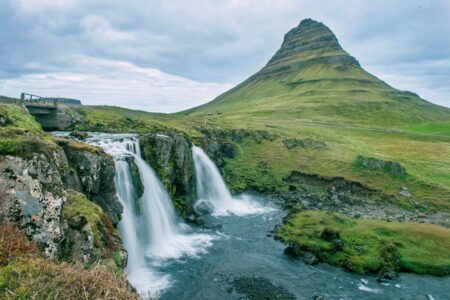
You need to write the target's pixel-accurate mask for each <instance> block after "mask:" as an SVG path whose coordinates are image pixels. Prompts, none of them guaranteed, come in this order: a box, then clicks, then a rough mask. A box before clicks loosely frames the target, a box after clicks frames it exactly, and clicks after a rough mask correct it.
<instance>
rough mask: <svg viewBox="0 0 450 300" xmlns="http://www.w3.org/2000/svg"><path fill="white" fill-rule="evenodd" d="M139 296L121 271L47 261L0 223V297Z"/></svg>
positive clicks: (24, 239) (92, 297)
mask: <svg viewBox="0 0 450 300" xmlns="http://www.w3.org/2000/svg"><path fill="white" fill-rule="evenodd" d="M61 297H62V298H64V299H136V300H137V299H138V298H139V297H138V295H137V294H136V293H134V292H132V291H131V289H130V288H129V286H128V283H127V281H126V279H125V277H123V276H122V275H120V276H117V275H115V274H114V273H112V272H110V271H108V270H105V269H104V268H102V267H100V266H95V267H93V268H91V269H85V268H84V267H83V266H81V265H70V264H67V263H61V264H60V263H56V262H50V261H47V260H46V259H44V258H43V257H42V256H41V255H40V253H39V251H38V247H37V245H36V244H34V243H33V242H30V241H28V240H27V239H26V237H25V236H24V234H23V233H22V232H21V231H19V230H18V229H17V228H15V227H13V226H12V225H9V224H1V226H0V298H2V299H59V298H61Z"/></svg>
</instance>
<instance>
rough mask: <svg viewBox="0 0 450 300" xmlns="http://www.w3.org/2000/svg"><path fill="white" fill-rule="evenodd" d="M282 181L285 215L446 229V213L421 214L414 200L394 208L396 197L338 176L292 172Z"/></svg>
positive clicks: (449, 222) (280, 196) (449, 216)
mask: <svg viewBox="0 0 450 300" xmlns="http://www.w3.org/2000/svg"><path fill="white" fill-rule="evenodd" d="M283 180H284V181H285V182H287V183H289V191H287V192H278V193H276V195H275V196H276V197H275V198H277V199H281V205H283V206H284V208H285V209H286V210H288V211H289V212H291V213H293V212H298V211H304V210H322V211H329V212H337V213H340V214H342V215H345V216H348V217H352V218H361V219H376V220H386V221H399V222H417V223H432V224H438V225H441V226H445V227H449V226H450V214H448V213H444V212H434V213H429V214H424V213H423V212H421V211H420V210H419V208H421V207H422V208H426V207H424V206H421V204H420V203H419V202H417V201H411V207H412V208H414V209H412V210H405V209H404V208H402V207H400V206H398V201H397V200H398V199H397V196H396V195H389V194H386V193H383V192H382V191H379V190H374V189H371V188H369V187H367V186H364V185H362V184H360V183H358V182H352V181H349V180H346V179H345V178H342V177H331V178H324V177H321V176H319V175H315V174H307V173H303V172H299V171H292V172H291V173H290V174H289V175H288V176H286V177H284V178H283Z"/></svg>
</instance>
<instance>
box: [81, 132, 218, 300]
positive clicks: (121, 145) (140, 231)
mask: <svg viewBox="0 0 450 300" xmlns="http://www.w3.org/2000/svg"><path fill="white" fill-rule="evenodd" d="M88 142H90V143H91V144H94V145H97V146H100V147H102V148H103V149H105V151H106V152H107V153H109V154H111V155H112V156H113V157H114V160H115V165H116V177H115V183H116V188H117V194H118V196H119V199H120V201H121V203H122V205H123V207H124V212H123V215H122V220H121V222H120V223H119V231H120V233H121V236H122V240H123V243H124V245H125V248H126V249H127V251H128V263H127V268H126V272H127V275H128V280H129V281H130V283H131V284H132V285H133V286H134V287H135V288H136V290H138V291H139V293H140V294H141V295H142V296H143V297H144V298H146V297H151V296H155V295H157V294H158V293H159V292H160V291H162V290H163V289H165V288H167V287H168V286H169V285H170V278H169V276H168V275H164V274H162V273H161V272H158V271H157V268H158V267H160V266H162V265H164V264H167V263H168V260H169V259H176V258H180V257H181V256H183V255H189V256H197V255H198V253H204V252H205V251H206V248H207V247H208V246H210V245H211V242H212V240H213V238H214V237H213V236H212V235H208V234H193V233H192V232H191V230H190V227H189V226H188V225H186V224H185V223H183V222H182V221H181V220H180V219H179V218H178V217H177V215H176V213H175V210H174V208H173V205H172V201H171V199H170V197H169V195H168V193H167V191H166V190H165V189H164V187H163V185H162V184H161V182H160V181H159V179H158V178H157V176H156V174H155V172H154V171H153V170H152V168H151V167H150V166H149V165H148V164H147V163H146V162H145V161H144V160H143V159H142V158H141V154H140V148H139V140H138V137H137V136H133V135H109V134H98V135H94V136H93V137H92V138H90V139H89V140H88ZM129 159H133V160H134V163H135V164H136V166H137V167H138V169H139V174H140V177H141V180H142V183H143V185H144V192H143V195H142V197H141V198H140V199H137V193H136V191H135V188H134V186H133V183H132V182H133V181H132V178H131V173H130V165H129V163H128V161H127V160H129ZM138 207H139V209H137V208H138Z"/></svg>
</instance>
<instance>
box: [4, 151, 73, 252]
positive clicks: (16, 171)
mask: <svg viewBox="0 0 450 300" xmlns="http://www.w3.org/2000/svg"><path fill="white" fill-rule="evenodd" d="M50 146H51V145H49V147H50ZM47 154H48V155H49V157H47V156H46V155H43V154H39V153H31V154H30V155H31V159H28V160H25V159H23V158H19V157H14V156H9V155H8V156H1V155H0V191H1V192H0V219H2V220H7V221H9V222H12V223H14V224H16V225H18V227H19V228H20V229H22V230H23V231H24V232H25V233H26V235H27V236H28V238H29V239H31V240H33V241H35V242H37V244H38V245H39V246H40V248H41V249H42V250H43V252H44V254H45V255H46V256H47V257H48V258H49V259H56V258H58V256H59V253H60V247H59V245H60V242H61V240H62V239H63V235H62V234H61V230H60V216H61V209H62V206H63V204H64V202H65V201H66V192H65V190H64V185H63V182H62V177H63V174H64V165H65V163H66V164H67V160H66V157H65V155H64V152H63V151H62V150H61V149H58V148H55V149H53V150H52V151H49V152H48V153H47Z"/></svg>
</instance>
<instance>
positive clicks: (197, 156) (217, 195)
mask: <svg viewBox="0 0 450 300" xmlns="http://www.w3.org/2000/svg"><path fill="white" fill-rule="evenodd" d="M192 154H193V157H194V164H195V176H196V183H197V199H198V200H197V204H199V203H202V202H203V201H206V202H207V203H210V204H211V205H212V206H213V212H212V215H214V216H226V215H230V214H231V215H237V216H244V215H251V214H263V213H267V212H270V211H273V210H274V209H273V208H271V207H264V206H261V205H260V204H259V203H257V202H255V201H252V199H251V196H249V195H241V196H239V197H235V198H233V197H232V196H231V193H230V191H229V190H228V188H227V186H226V185H225V182H224V180H223V178H222V176H221V175H220V172H219V169H217V166H216V165H215V164H214V162H213V161H212V160H211V159H210V158H209V157H208V155H206V153H205V152H204V151H203V150H202V149H201V148H199V147H197V146H193V147H192Z"/></svg>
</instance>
